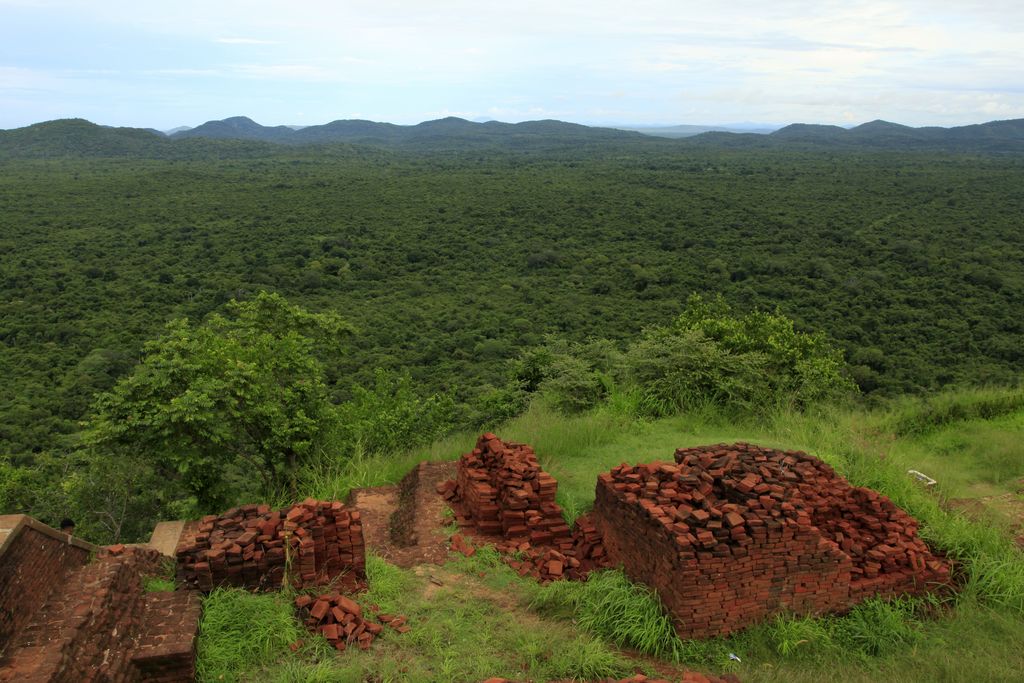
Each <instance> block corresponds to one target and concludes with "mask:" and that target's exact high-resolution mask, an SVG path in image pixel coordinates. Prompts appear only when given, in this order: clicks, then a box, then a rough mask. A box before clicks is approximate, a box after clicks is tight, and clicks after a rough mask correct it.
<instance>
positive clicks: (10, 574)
mask: <svg viewBox="0 0 1024 683" xmlns="http://www.w3.org/2000/svg"><path fill="white" fill-rule="evenodd" d="M95 550H96V547H95V546H93V545H91V544H89V543H86V542H84V541H82V540H80V539H77V538H74V537H69V536H68V535H67V534H63V533H61V532H60V531H58V530H56V529H53V528H51V527H48V526H46V525H45V524H42V523H41V522H38V521H36V520H35V519H32V518H31V517H28V516H26V515H3V516H0V655H2V654H3V652H4V650H5V648H6V646H7V644H8V643H10V642H11V640H12V639H13V638H14V636H15V634H16V633H18V632H19V631H20V630H21V629H22V628H24V627H25V625H26V624H27V623H28V620H29V619H30V618H31V617H32V615H33V614H34V613H35V611H36V610H37V609H38V608H39V605H41V604H42V603H43V602H44V601H45V600H46V598H47V597H48V596H49V595H50V593H52V592H53V591H54V590H55V589H56V588H59V587H60V586H61V584H63V583H64V580H65V577H66V576H67V575H68V573H69V572H70V571H72V570H73V569H76V568H78V567H81V566H82V565H84V564H85V563H86V562H88V561H89V556H90V554H91V553H92V552H93V551H95Z"/></svg>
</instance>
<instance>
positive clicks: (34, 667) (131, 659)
mask: <svg viewBox="0 0 1024 683" xmlns="http://www.w3.org/2000/svg"><path fill="white" fill-rule="evenodd" d="M162 563H163V557H162V556H161V555H160V553H159V552H157V551H156V550H153V549H151V548H143V547H129V548H125V547H124V546H116V547H113V548H112V549H111V551H107V550H100V552H99V555H98V556H97V557H96V559H95V560H93V561H92V562H89V563H88V564H83V565H81V566H79V567H77V568H76V569H74V570H73V571H71V572H69V573H68V575H67V576H66V577H65V580H64V581H62V582H60V583H59V584H56V585H51V586H50V589H51V590H50V594H49V596H48V597H47V598H46V599H45V600H40V601H39V602H38V603H36V604H35V605H34V608H33V610H32V613H31V615H30V617H29V618H28V619H27V620H26V623H25V624H24V627H23V628H21V629H20V630H19V631H18V632H17V633H16V634H14V637H13V638H12V639H11V641H10V643H9V646H8V648H7V650H6V651H5V654H4V659H3V661H0V681H24V682H29V683H43V682H57V681H67V682H69V683H71V682H77V681H157V682H161V683H179V682H180V683H184V682H186V681H192V680H194V678H195V670H194V666H195V664H194V663H195V638H196V634H197V632H198V627H199V616H200V605H199V600H198V597H197V596H195V595H193V594H190V593H185V592H180V593H178V592H171V593H148V594H147V593H144V592H143V588H142V580H143V577H144V576H146V575H151V574H158V573H162V569H163V568H162Z"/></svg>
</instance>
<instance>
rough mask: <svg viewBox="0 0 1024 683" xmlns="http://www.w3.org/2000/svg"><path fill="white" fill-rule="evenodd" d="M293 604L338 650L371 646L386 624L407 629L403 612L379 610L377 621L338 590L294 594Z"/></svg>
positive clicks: (307, 625) (310, 624) (394, 627)
mask: <svg viewBox="0 0 1024 683" xmlns="http://www.w3.org/2000/svg"><path fill="white" fill-rule="evenodd" d="M295 606H296V607H297V608H298V609H299V614H300V615H301V617H302V619H303V621H304V622H305V624H306V627H307V628H309V630H311V631H313V632H314V633H320V634H321V635H323V637H324V638H326V639H327V642H329V643H330V644H331V645H333V646H334V647H335V649H337V650H338V651H339V652H344V651H345V650H346V649H348V647H349V646H357V647H359V649H361V650H368V649H370V645H371V644H372V643H373V639H374V638H376V637H377V636H378V635H380V632H381V631H382V630H384V626H385V625H386V626H389V627H391V628H393V629H395V630H396V631H398V632H399V633H407V632H408V631H409V627H408V626H406V618H405V617H404V616H401V615H396V614H379V613H378V614H377V615H376V616H377V621H371V620H370V619H368V618H366V617H365V616H364V615H363V608H362V607H361V606H360V605H359V603H357V602H356V601H355V600H352V599H351V598H347V597H345V596H344V595H341V594H340V593H327V594H324V595H320V596H316V597H313V596H311V595H300V596H299V597H297V598H295ZM374 609H376V608H374Z"/></svg>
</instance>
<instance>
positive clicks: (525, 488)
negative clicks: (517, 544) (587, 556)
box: [439, 433, 573, 550]
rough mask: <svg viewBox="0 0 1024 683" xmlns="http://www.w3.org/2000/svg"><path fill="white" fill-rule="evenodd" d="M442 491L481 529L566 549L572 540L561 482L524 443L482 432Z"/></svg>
mask: <svg viewBox="0 0 1024 683" xmlns="http://www.w3.org/2000/svg"><path fill="white" fill-rule="evenodd" d="M439 491H440V492H441V493H442V495H444V496H445V497H446V498H448V499H449V500H453V501H454V500H457V501H458V503H459V504H460V505H461V506H462V512H463V513H464V514H465V516H466V517H467V519H468V520H471V522H472V524H473V525H474V526H475V527H476V529H477V530H478V531H480V532H481V533H484V534H494V535H498V534H500V535H501V536H502V537H504V538H505V539H507V540H523V541H528V542H529V543H530V544H532V545H535V546H555V547H557V548H560V549H562V550H568V549H570V548H571V547H572V545H573V538H572V534H571V532H570V529H569V525H567V524H566V523H565V519H564V518H563V516H562V508H561V507H560V506H559V505H558V504H557V503H555V494H556V493H557V491H558V482H556V481H555V479H554V477H552V476H551V475H549V474H548V473H547V472H545V471H544V470H543V469H541V466H540V463H538V462H537V456H536V454H534V452H533V449H532V448H530V447H529V446H527V445H526V444H520V443H514V442H505V441H502V440H501V439H499V438H498V437H497V436H495V435H494V434H490V433H487V434H483V435H481V436H480V438H479V439H478V440H477V444H476V448H475V449H473V451H472V452H470V453H466V454H465V455H463V456H462V457H461V458H460V459H459V462H458V469H457V477H456V480H455V482H449V483H448V484H447V485H443V486H442V487H441V488H440V489H439Z"/></svg>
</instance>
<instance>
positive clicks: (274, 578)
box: [176, 498, 366, 592]
mask: <svg viewBox="0 0 1024 683" xmlns="http://www.w3.org/2000/svg"><path fill="white" fill-rule="evenodd" d="M365 554H366V550H365V545H364V541H363V532H362V523H361V521H360V514H359V511H357V510H350V509H349V508H347V507H346V506H345V504H344V503H340V502H337V501H318V500H314V499H312V498H308V499H306V500H304V501H303V502H302V503H299V504H297V505H292V506H290V507H287V508H283V509H281V510H277V511H272V510H271V509H270V507H269V506H267V505H243V506H241V507H237V508H233V509H231V510H228V511H227V512H225V513H223V514H221V515H208V516H206V517H203V518H202V520H200V522H199V525H198V527H196V528H194V529H192V530H191V533H188V532H187V533H186V534H183V536H182V540H181V541H180V542H179V544H178V548H177V551H176V555H177V561H178V579H179V580H180V581H182V582H183V583H184V584H185V585H187V586H189V587H191V588H197V589H199V590H200V591H203V592H209V591H211V590H212V589H213V588H214V587H216V586H219V585H231V586H238V587H243V588H248V589H250V590H263V589H273V588H278V587H279V586H280V585H281V584H282V582H283V581H284V578H285V576H284V575H285V570H286V566H287V565H288V564H289V563H290V565H291V573H290V574H289V577H288V579H289V581H290V583H291V585H293V586H294V587H297V588H301V587H303V586H318V585H325V584H328V583H332V582H340V584H341V585H342V586H343V587H344V588H345V589H346V590H356V589H358V588H361V587H363V586H364V585H365V578H366V573H365V572H366V557H365Z"/></svg>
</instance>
